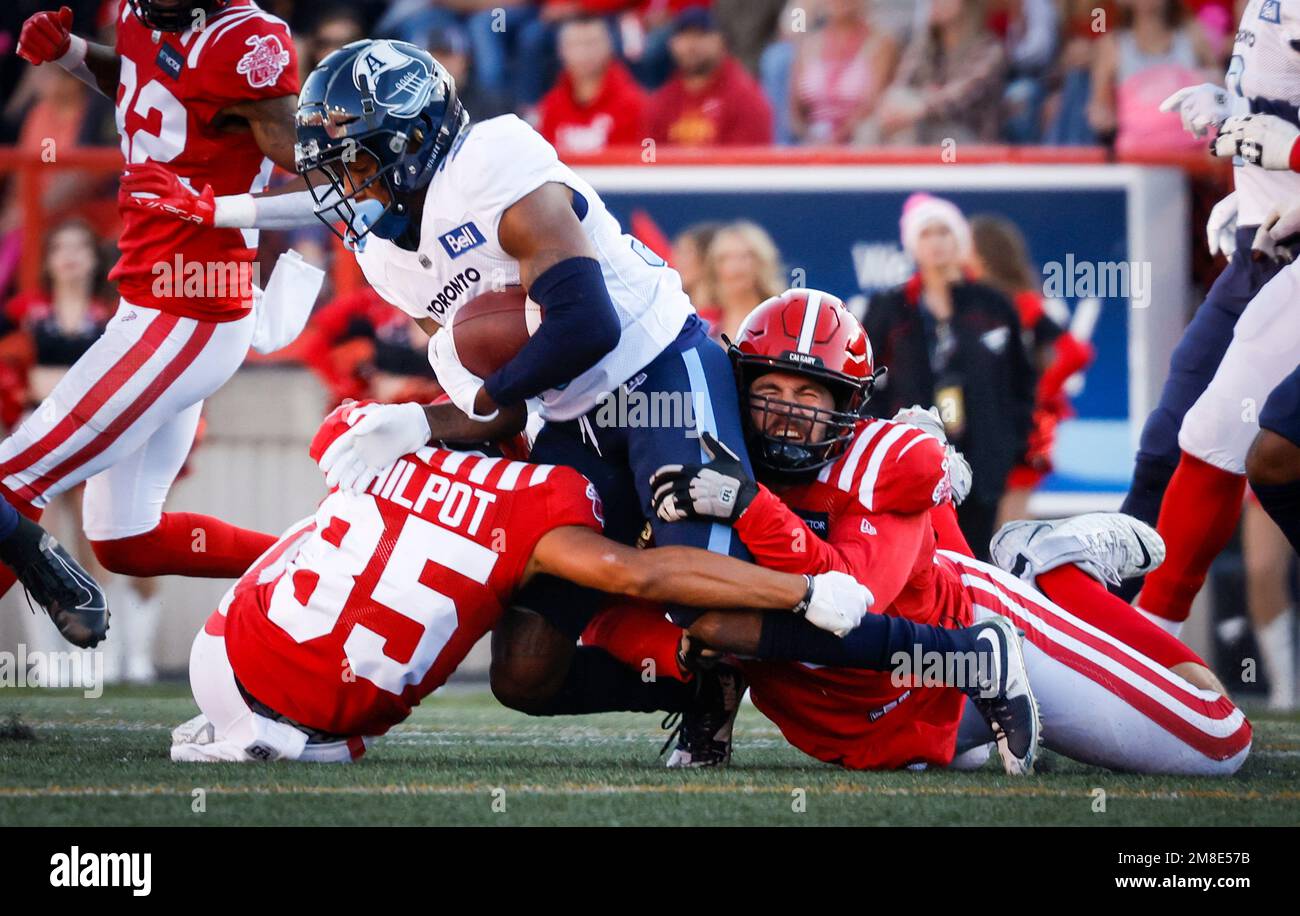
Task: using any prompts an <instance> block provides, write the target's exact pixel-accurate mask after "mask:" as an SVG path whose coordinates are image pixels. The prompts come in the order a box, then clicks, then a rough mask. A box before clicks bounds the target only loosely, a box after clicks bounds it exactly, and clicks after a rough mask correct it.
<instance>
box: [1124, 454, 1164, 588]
mask: <svg viewBox="0 0 1300 916" xmlns="http://www.w3.org/2000/svg"><path fill="white" fill-rule="evenodd" d="M1175 469H1176V465H1172V464H1166V463H1165V462H1163V461H1155V460H1153V459H1151V458H1146V457H1143V456H1142V455H1141V454H1139V455H1138V459H1137V462H1136V463H1135V464H1134V465H1133V482H1132V483H1131V484H1129V488H1128V493H1127V494H1126V495H1125V497H1124V502H1123V503H1122V504H1121V505H1120V507H1119V511H1121V512H1123V513H1124V514H1125V515H1131V516H1133V517H1134V518H1137V519H1141V520H1142V521H1144V522H1146V523H1147V524H1148V525H1155V524H1156V522H1157V521H1158V520H1159V518H1160V505H1161V501H1162V499H1163V498H1164V495H1165V491H1166V490H1167V489H1169V478H1171V477H1173V476H1174V471H1175ZM1142 583H1143V577H1140V576H1139V577H1137V578H1133V579H1125V580H1124V581H1123V582H1121V583H1120V584H1119V585H1117V586H1115V587H1114V588H1113V589H1111V591H1112V592H1114V593H1115V594H1116V595H1119V596H1120V597H1121V598H1123V599H1124V600H1125V601H1129V602H1131V601H1132V600H1133V599H1134V598H1136V597H1137V593H1138V592H1140V591H1141V590H1142Z"/></svg>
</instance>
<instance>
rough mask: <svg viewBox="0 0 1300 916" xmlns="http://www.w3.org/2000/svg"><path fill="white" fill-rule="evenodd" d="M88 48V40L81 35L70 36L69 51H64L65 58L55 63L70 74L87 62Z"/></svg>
mask: <svg viewBox="0 0 1300 916" xmlns="http://www.w3.org/2000/svg"><path fill="white" fill-rule="evenodd" d="M88 47H89V46H88V45H87V43H86V39H84V38H82V37H81V36H80V35H70V36H69V40H68V50H66V51H64V52H63V56H62V57H60V58H59V59H58V60H56V61H55V63H56V64H58V65H59V66H60V67H62V68H63V69H64V70H67V71H69V72H71V71H73V70H76V69H77V68H78V67H80V66H81V65H82V64H84V63H85V62H86V49H87V48H88Z"/></svg>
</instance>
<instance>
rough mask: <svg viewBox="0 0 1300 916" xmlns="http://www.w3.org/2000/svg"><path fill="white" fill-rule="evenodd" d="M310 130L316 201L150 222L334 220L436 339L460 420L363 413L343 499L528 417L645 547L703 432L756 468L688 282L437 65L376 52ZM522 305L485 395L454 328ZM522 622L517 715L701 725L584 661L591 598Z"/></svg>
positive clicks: (512, 648) (496, 656)
mask: <svg viewBox="0 0 1300 916" xmlns="http://www.w3.org/2000/svg"><path fill="white" fill-rule="evenodd" d="M297 129H298V150H297V152H298V155H297V167H298V171H299V173H300V174H301V175H302V176H303V177H304V178H305V179H306V181H307V190H302V191H296V192H293V193H286V194H281V195H279V196H262V195H258V196H254V195H232V196H229V197H214V196H213V195H212V194H211V193H210V192H206V191H205V192H201V193H199V194H197V195H196V194H194V193H193V192H191V191H190V190H189V189H187V188H184V187H181V186H179V185H171V186H166V185H163V184H161V183H159V184H156V185H153V186H150V188H149V190H150V191H151V193H156V194H157V195H158V197H159V198H160V199H161V201H162V204H155V206H159V205H165V206H166V207H168V208H170V209H172V210H174V211H175V212H176V213H177V214H178V215H179V216H181V217H182V218H189V216H190V214H191V213H193V212H195V211H201V213H202V214H203V215H204V218H211V219H212V220H213V221H214V222H215V223H216V224H217V225H231V226H240V227H253V226H257V227H261V228H275V227H283V226H286V225H293V224H296V223H301V222H303V220H304V218H305V219H306V220H308V221H314V220H315V219H316V218H317V217H319V218H320V219H321V220H323V221H324V222H325V223H326V225H329V226H330V227H331V228H333V229H334V231H336V232H338V233H339V234H340V236H341V237H342V238H343V239H344V241H345V242H346V243H347V244H348V245H349V246H350V247H351V248H352V249H353V250H354V251H355V253H356V256H357V260H358V263H359V264H360V265H361V267H362V270H363V271H364V273H365V275H366V278H367V280H368V281H369V282H370V283H371V284H372V285H373V286H374V287H375V289H376V290H378V291H379V292H380V294H381V295H383V296H384V297H385V298H386V299H388V301H390V302H391V303H392V304H393V305H395V306H396V307H398V308H400V309H402V310H403V311H405V312H406V313H407V314H409V315H411V316H412V317H413V318H414V319H415V320H416V321H417V322H418V323H419V324H420V326H421V327H422V328H424V329H425V330H426V331H428V332H429V333H430V334H431V335H432V337H431V341H430V348H429V355H430V361H431V363H432V364H433V366H434V369H435V370H436V372H437V375H438V380H439V382H440V383H441V384H442V385H443V387H444V388H445V389H446V390H447V393H448V394H449V395H450V396H451V399H452V401H453V402H454V403H453V404H443V405H437V406H429V407H421V406H419V405H414V404H402V405H374V406H373V407H370V408H368V409H367V410H365V411H358V412H357V417H358V420H357V421H356V423H355V425H354V427H353V429H352V431H351V432H350V434H348V435H345V436H343V437H340V439H339V440H338V442H337V443H336V444H335V446H333V447H331V449H330V450H329V451H328V452H327V453H326V455H325V456H324V457H323V458H322V467H323V468H324V469H326V471H327V474H328V480H329V482H330V484H331V485H335V484H337V485H339V486H341V487H342V488H344V489H350V490H361V489H364V488H365V486H366V485H368V484H369V483H370V482H371V481H372V480H373V478H374V476H375V475H376V474H377V473H378V472H379V471H380V470H381V469H382V468H384V467H386V466H388V465H390V464H391V463H392V461H393V460H395V459H396V458H398V457H399V456H401V455H403V454H406V453H408V452H410V451H412V450H414V449H416V448H419V447H421V446H423V445H424V444H425V443H426V442H429V441H433V440H443V441H453V442H455V441H461V442H481V441H491V440H499V439H501V438H504V437H505V436H508V435H511V434H513V433H515V432H517V431H518V430H519V429H521V428H522V427H523V425H524V421H525V418H526V413H527V411H526V403H527V402H529V401H534V403H537V404H538V405H539V411H540V414H541V417H542V418H543V419H544V420H545V424H544V425H543V426H542V428H541V430H540V432H539V433H538V435H537V437H536V439H535V442H534V444H533V452H532V458H533V460H535V461H539V462H544V463H550V464H560V465H568V466H570V467H574V468H577V469H578V470H580V471H582V472H583V473H584V474H585V475H586V476H587V478H588V479H589V480H591V481H592V482H593V483H594V484H595V485H596V487H597V489H598V490H599V492H600V495H601V498H602V501H603V503H604V507H605V528H606V532H607V533H608V534H609V536H611V537H613V538H615V539H617V540H621V541H623V542H624V543H634V542H635V541H636V539H637V537H638V535H639V534H640V532H641V529H642V527H643V526H644V524H645V519H646V514H647V508H648V506H649V502H650V492H649V488H648V482H649V480H650V476H651V474H652V473H653V471H654V470H655V469H656V468H658V467H660V466H661V465H664V464H682V463H690V462H697V461H700V460H702V458H703V456H704V452H703V451H702V449H701V445H700V438H699V437H700V434H701V433H703V432H708V433H711V434H712V435H713V436H715V437H716V438H717V439H718V440H719V441H721V442H723V443H726V444H727V445H728V446H729V447H731V448H733V449H735V450H736V451H737V452H738V453H743V452H744V449H743V447H742V446H743V441H744V440H743V433H742V430H741V421H740V412H739V407H738V403H737V396H736V390H735V385H734V383H733V380H732V373H731V366H730V364H729V362H728V360H727V356H726V354H725V353H724V352H723V350H722V349H721V348H720V347H718V346H717V345H716V344H714V343H713V342H712V341H711V340H710V339H709V337H708V335H707V326H706V325H705V324H704V323H703V322H702V321H701V320H700V319H699V317H698V316H697V315H696V313H695V309H694V308H693V307H692V305H691V303H690V300H689V299H688V298H687V296H686V294H685V293H684V292H683V291H682V288H681V280H680V278H679V277H678V275H677V273H676V272H675V271H674V270H672V268H670V267H669V266H668V265H667V264H666V263H665V262H664V261H663V260H662V259H660V258H659V257H658V256H656V255H655V254H654V253H653V252H651V251H650V250H649V249H648V248H646V246H645V245H643V244H642V243H641V242H639V241H638V240H637V239H635V238H633V237H632V236H630V235H627V234H624V233H623V231H622V230H621V228H620V227H619V224H618V221H617V220H616V219H615V218H614V217H613V216H612V215H611V214H610V213H609V212H608V211H607V210H606V209H605V205H604V203H603V202H602V201H601V199H600V197H599V195H597V194H596V192H595V190H594V189H593V188H592V187H591V186H590V185H589V184H588V183H587V182H586V181H584V180H583V179H581V178H580V177H578V175H576V174H575V173H574V172H573V171H571V170H570V169H569V168H568V167H566V166H565V165H564V164H562V163H561V162H560V161H559V160H558V158H557V157H556V154H555V150H554V149H553V148H552V147H551V146H550V144H548V143H547V142H546V141H545V140H544V139H542V137H541V136H540V135H539V134H537V133H536V132H535V131H534V130H533V129H532V128H531V127H529V126H528V125H527V124H526V123H525V122H523V121H521V120H520V119H519V118H517V117H515V116H513V115H505V116H502V117H499V118H493V119H490V120H486V121H483V122H473V121H471V120H470V117H469V114H468V113H467V112H466V111H465V110H464V107H463V106H462V104H461V103H460V101H459V99H458V98H457V96H456V87H455V83H454V81H453V79H452V78H451V76H450V75H449V74H448V73H447V71H446V70H445V69H444V68H443V67H442V66H441V65H440V64H439V63H438V62H437V61H435V60H434V59H433V57H432V56H430V55H429V54H428V53H427V52H425V51H423V50H421V49H419V48H416V47H415V46H413V45H410V44H406V43H403V42H395V41H386V40H379V41H375V40H364V41H358V42H354V43H353V44H350V45H347V46H346V47H344V48H341V49H340V50H338V51H336V52H334V53H333V54H331V55H329V56H328V57H326V58H325V59H324V60H323V61H322V62H321V63H320V65H319V66H318V67H317V68H316V70H315V71H313V72H312V74H311V75H310V76H309V77H308V78H307V80H306V82H305V83H304V86H303V91H302V94H301V96H300V97H299V108H298V114H297ZM337 223H342V224H343V227H344V228H343V229H341V230H340V229H338V228H335V226H336V224H337ZM512 284H520V285H522V286H523V287H524V288H525V290H526V291H527V293H528V296H529V298H530V299H531V300H532V301H533V302H535V303H537V304H538V305H540V306H541V308H542V315H543V318H542V321H541V323H540V326H539V327H538V329H537V330H536V332H535V333H534V334H533V336H532V337H531V339H530V340H529V342H528V343H527V344H526V345H525V346H524V347H523V349H522V350H521V351H520V352H519V353H518V355H517V356H515V358H514V359H513V360H511V361H510V362H509V363H508V364H507V365H505V366H503V367H502V368H501V369H500V370H498V371H497V372H495V373H493V374H492V375H490V376H489V377H488V378H486V379H480V378H477V377H475V376H474V375H473V374H471V373H470V372H469V371H468V370H467V369H465V368H464V366H463V365H462V364H461V362H460V360H459V358H458V356H457V354H456V349H455V346H454V342H453V339H452V335H451V333H450V328H451V326H452V324H453V321H454V318H455V315H456V312H457V310H458V309H459V308H460V307H461V306H462V305H463V304H464V303H466V302H468V301H470V300H472V299H473V298H474V297H476V296H477V295H479V294H481V293H483V292H487V291H489V290H494V289H496V290H499V289H501V288H503V287H505V286H509V285H512ZM633 402H643V403H649V404H659V405H671V406H669V408H668V409H667V410H666V411H655V412H653V413H654V414H655V416H652V417H646V416H645V412H644V411H642V412H640V413H639V414H638V412H637V411H635V410H626V411H625V410H621V409H618V408H619V407H621V406H624V405H628V404H631V403H633ZM611 407H613V408H614V409H611ZM660 414H662V415H660ZM652 523H653V525H654V527H655V528H656V530H655V538H656V542H657V543H658V544H660V545H668V544H680V545H684V546H694V547H702V548H707V549H710V550H713V551H715V552H718V553H729V554H731V555H733V556H738V557H741V558H745V559H748V558H749V554H748V552H747V551H746V550H745V548H744V546H743V545H742V544H741V543H740V541H739V539H737V538H735V537H733V535H732V532H731V530H730V529H729V528H728V527H726V526H723V525H718V524H713V523H710V522H707V521H698V522H688V523H681V524H676V525H672V526H668V525H664V524H663V523H661V522H659V521H658V520H652ZM519 605H520V606H521V607H523V608H527V609H529V611H532V612H533V613H528V612H525V611H522V610H521V611H518V612H515V613H513V614H511V615H510V616H509V617H508V618H507V619H506V621H504V622H503V625H502V626H501V627H500V628H498V631H497V638H496V645H495V646H494V653H493V666H492V686H493V689H494V691H495V692H496V694H497V696H498V698H500V699H501V700H502V701H503V702H505V703H507V704H508V705H511V706H513V707H515V708H519V709H523V710H525V711H527V712H531V713H534V714H540V715H553V714H564V713H574V712H597V711H601V710H617V709H632V710H644V711H651V710H668V711H674V710H681V711H687V712H689V706H690V703H691V702H692V701H691V695H692V694H693V691H685V692H682V691H678V690H676V688H674V687H673V686H672V685H669V684H667V683H665V682H662V681H661V682H659V683H657V684H656V683H651V684H646V683H644V682H643V681H642V680H641V678H640V677H639V675H638V674H637V673H636V672H629V671H628V670H627V669H626V668H624V667H623V666H621V665H620V664H618V663H617V662H616V661H614V659H612V658H611V657H609V656H608V655H607V654H605V653H604V652H602V651H601V650H597V649H588V648H577V647H576V645H575V644H576V641H577V638H578V636H579V634H580V633H581V632H582V630H583V628H584V627H585V625H586V623H587V621H588V620H589V619H590V617H591V616H593V615H594V614H595V612H596V610H597V593H594V592H592V591H590V590H587V589H581V588H578V587H575V586H573V585H572V584H571V583H567V582H561V581H559V580H558V579H553V578H550V577H539V578H538V580H536V581H535V582H534V583H532V584H530V587H529V588H528V589H527V590H526V591H525V592H524V593H522V594H521V595H520V598H519ZM674 613H675V614H677V615H679V616H683V615H686V616H689V615H691V614H692V613H693V612H692V611H691V610H690V609H686V608H676V609H674ZM678 686H680V685H678Z"/></svg>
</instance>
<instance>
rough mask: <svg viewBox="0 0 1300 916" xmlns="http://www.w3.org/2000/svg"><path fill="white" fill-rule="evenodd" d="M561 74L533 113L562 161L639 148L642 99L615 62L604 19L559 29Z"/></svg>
mask: <svg viewBox="0 0 1300 916" xmlns="http://www.w3.org/2000/svg"><path fill="white" fill-rule="evenodd" d="M559 50H560V62H561V65H562V66H563V70H562V71H561V72H560V77H559V79H558V80H557V81H556V83H555V85H554V86H553V87H552V88H551V90H550V92H548V93H546V95H545V96H543V97H542V101H541V104H540V106H539V108H538V114H539V116H540V123H539V124H538V130H539V131H540V132H541V134H542V136H543V137H545V138H546V139H547V140H549V141H550V142H551V143H552V144H553V145H554V146H555V148H556V150H558V151H559V153H560V155H561V156H563V155H565V154H566V153H596V152H600V151H601V150H603V149H605V148H606V147H608V146H626V145H630V144H636V143H640V141H641V137H642V136H643V135H642V132H641V117H642V110H643V108H644V107H645V94H644V93H643V92H642V91H641V87H640V86H638V85H637V84H636V81H635V80H634V79H633V78H632V74H631V73H629V72H628V70H627V68H626V67H625V66H623V64H622V63H621V62H619V61H617V60H615V59H614V42H613V41H612V39H611V38H610V34H609V26H608V25H607V24H606V22H605V20H604V19H601V18H599V17H595V16H583V17H581V18H578V19H572V20H570V21H568V22H566V23H565V24H564V25H563V26H562V27H561V29H560V37H559Z"/></svg>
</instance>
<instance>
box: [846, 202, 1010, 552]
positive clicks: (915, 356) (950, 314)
mask: <svg viewBox="0 0 1300 916" xmlns="http://www.w3.org/2000/svg"><path fill="white" fill-rule="evenodd" d="M899 234H900V236H901V239H902V243H903V249H904V250H905V251H906V252H907V254H908V255H909V256H910V257H911V258H912V260H913V261H915V262H916V273H915V274H914V275H913V276H912V277H911V279H909V280H908V281H907V282H906V283H904V284H903V285H902V286H900V287H897V288H895V289H892V290H888V291H886V292H884V293H880V294H878V295H876V296H873V297H872V298H871V301H870V303H869V304H868V306H867V313H866V317H865V319H864V322H863V324H864V325H865V326H866V329H867V334H868V336H869V337H870V339H871V342H872V345H873V346H874V347H875V349H876V354H877V356H878V358H879V360H880V362H881V363H882V364H883V365H885V366H887V367H888V369H889V374H888V375H887V376H886V377H885V380H884V383H883V384H882V385H881V387H880V388H878V389H877V392H878V393H877V394H876V395H875V396H874V397H872V399H871V401H870V402H869V404H868V406H869V408H870V409H871V410H872V412H873V413H875V414H876V415H877V416H882V417H890V416H893V414H894V413H895V412H896V411H898V410H900V409H901V408H904V407H909V406H911V405H913V404H922V405H929V404H934V405H936V406H937V407H938V408H939V413H940V415H941V416H942V418H943V421H944V426H945V428H946V430H947V432H948V438H949V440H950V441H951V442H952V443H953V445H955V446H957V448H959V449H960V450H961V451H962V452H963V453H964V454H965V456H966V459H967V460H968V461H969V462H970V464H971V468H972V470H973V472H974V484H973V486H972V488H971V494H970V496H969V497H968V498H967V499H966V501H965V502H964V503H963V504H962V505H961V506H960V507H958V510H957V515H958V519H959V520H960V522H961V526H962V531H963V533H964V534H965V535H966V539H967V540H968V541H969V542H970V546H971V548H972V549H973V550H974V551H975V553H976V555H977V556H979V557H981V558H982V559H983V558H987V555H988V543H989V539H990V538H991V537H992V535H993V524H994V521H995V519H996V517H997V506H998V501H999V500H1000V499H1001V497H1002V493H1003V491H1004V490H1005V487H1006V480H1007V474H1008V472H1009V471H1010V470H1011V468H1012V467H1013V466H1014V465H1015V464H1016V462H1017V461H1018V460H1019V459H1020V458H1021V456H1022V455H1023V454H1024V453H1025V448H1026V445H1027V441H1028V435H1029V429H1030V419H1031V416H1032V413H1033V408H1034V384H1035V378H1034V370H1033V367H1032V366H1031V365H1030V362H1029V359H1028V356H1027V355H1026V353H1025V348H1024V345H1023V343H1022V341H1021V337H1020V319H1019V316H1018V315H1017V314H1016V310H1015V307H1014V306H1013V305H1012V304H1011V302H1010V301H1008V300H1007V298H1006V297H1005V296H1003V295H1002V294H1001V293H999V292H997V291H996V290H994V289H993V288H991V287H988V286H984V285H982V284H980V283H975V282H972V281H971V279H970V278H969V277H968V276H967V275H966V273H965V272H964V270H963V265H964V264H965V263H966V262H967V261H968V260H969V258H970V256H971V252H972V250H973V246H972V244H971V231H970V226H969V224H968V223H967V222H966V218H965V217H964V216H963V215H962V213H961V210H960V209H958V207H957V206H956V205H955V204H953V203H952V202H951V201H948V200H944V199H942V198H939V197H933V196H931V195H929V194H913V195H912V196H911V197H909V198H908V199H907V202H906V203H905V204H904V205H903V214H902V218H901V219H900V220H899Z"/></svg>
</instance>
